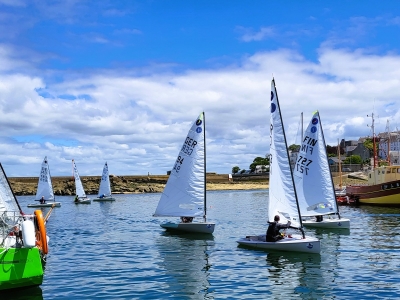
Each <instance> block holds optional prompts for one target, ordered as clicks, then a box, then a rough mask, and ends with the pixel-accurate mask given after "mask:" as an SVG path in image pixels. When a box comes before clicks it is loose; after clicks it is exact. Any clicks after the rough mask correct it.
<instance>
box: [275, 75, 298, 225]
mask: <svg viewBox="0 0 400 300" xmlns="http://www.w3.org/2000/svg"><path fill="white" fill-rule="evenodd" d="M270 137H271V142H270V170H269V204H268V217H269V221H271V222H272V221H273V220H274V216H275V215H279V216H280V221H281V223H286V222H287V221H291V226H294V227H301V219H300V215H299V210H298V205H297V199H296V191H295V187H294V182H293V175H292V171H291V168H290V160H289V153H288V150H287V149H288V148H287V143H286V137H285V130H284V127H283V122H282V115H281V110H280V107H279V101H278V94H277V92H276V87H275V81H274V80H272V82H271V124H270Z"/></svg>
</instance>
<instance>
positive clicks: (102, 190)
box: [93, 162, 115, 201]
mask: <svg viewBox="0 0 400 300" xmlns="http://www.w3.org/2000/svg"><path fill="white" fill-rule="evenodd" d="M93 201H115V198H113V197H112V194H111V183H110V174H109V173H108V165H107V162H106V163H105V164H104V167H103V173H102V175H101V180H100V187H99V193H98V195H97V198H95V199H93Z"/></svg>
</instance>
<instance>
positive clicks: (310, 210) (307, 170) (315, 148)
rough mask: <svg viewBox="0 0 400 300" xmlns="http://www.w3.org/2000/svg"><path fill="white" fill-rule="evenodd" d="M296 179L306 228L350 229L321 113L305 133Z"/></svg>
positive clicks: (313, 117)
mask: <svg viewBox="0 0 400 300" xmlns="http://www.w3.org/2000/svg"><path fill="white" fill-rule="evenodd" d="M293 177H294V182H295V186H296V191H297V199H298V203H299V207H300V214H301V216H302V218H303V225H304V226H305V227H319V228H350V220H349V219H343V218H341V217H340V213H339V206H338V204H337V200H336V194H335V186H334V184H333V180H332V174H331V171H330V168H329V162H328V155H327V153H326V146H325V139H324V133H323V130H322V125H321V119H320V116H319V112H318V111H317V112H315V113H314V114H313V116H312V118H311V121H310V123H309V125H308V127H307V129H306V131H305V133H304V137H303V140H302V144H301V147H300V152H299V154H298V157H297V160H296V164H295V166H294V169H293ZM327 217H329V218H327Z"/></svg>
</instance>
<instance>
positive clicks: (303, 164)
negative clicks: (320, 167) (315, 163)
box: [296, 155, 312, 175]
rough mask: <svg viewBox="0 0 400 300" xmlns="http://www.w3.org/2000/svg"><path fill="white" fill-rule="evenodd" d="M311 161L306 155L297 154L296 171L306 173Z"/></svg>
mask: <svg viewBox="0 0 400 300" xmlns="http://www.w3.org/2000/svg"><path fill="white" fill-rule="evenodd" d="M311 163H312V160H311V159H307V158H306V157H303V156H301V155H299V158H298V159H297V162H296V171H297V172H300V173H305V174H306V175H308V170H309V168H308V166H309V165H310V164H311Z"/></svg>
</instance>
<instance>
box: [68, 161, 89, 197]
mask: <svg viewBox="0 0 400 300" xmlns="http://www.w3.org/2000/svg"><path fill="white" fill-rule="evenodd" d="M72 172H73V175H74V179H75V194H76V195H75V199H74V203H75V204H90V202H91V200H90V198H89V197H87V196H86V193H85V190H84V188H83V185H82V181H81V177H80V176H79V172H78V168H77V167H76V163H75V161H74V160H72Z"/></svg>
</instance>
